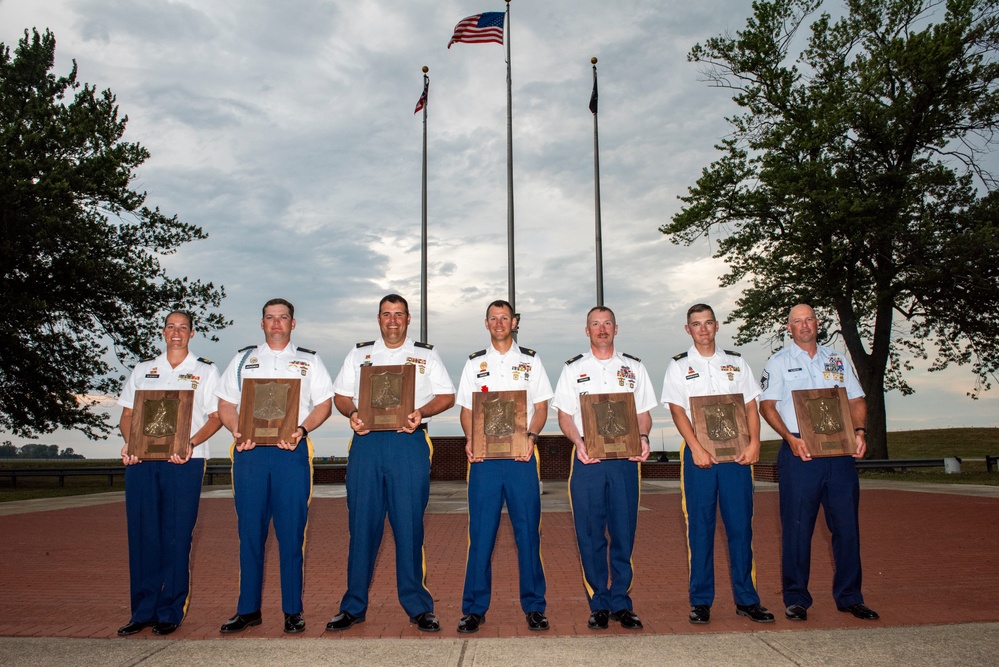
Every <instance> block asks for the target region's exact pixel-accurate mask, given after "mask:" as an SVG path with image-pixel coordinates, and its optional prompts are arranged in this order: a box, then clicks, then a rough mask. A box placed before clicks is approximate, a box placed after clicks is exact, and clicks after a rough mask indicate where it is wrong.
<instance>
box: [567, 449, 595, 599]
mask: <svg viewBox="0 0 999 667" xmlns="http://www.w3.org/2000/svg"><path fill="white" fill-rule="evenodd" d="M575 469H576V448H575V447H573V448H572V461H571V462H570V463H569V486H568V494H569V511H570V512H571V513H572V516H573V524H572V525H573V530H575V527H576V522H575V517H576V511H575V510H574V509H573V507H572V473H573V471H574V470H575ZM576 553H578V554H579V569H580V570H581V571H582V573H583V587H584V588H585V589H586V595H587V596H588V597H589V598H590V599H591V600H592V599H593V586H590V582H588V581H587V580H586V568H584V567H583V554H582V552H581V551H579V537H578V536H577V537H576Z"/></svg>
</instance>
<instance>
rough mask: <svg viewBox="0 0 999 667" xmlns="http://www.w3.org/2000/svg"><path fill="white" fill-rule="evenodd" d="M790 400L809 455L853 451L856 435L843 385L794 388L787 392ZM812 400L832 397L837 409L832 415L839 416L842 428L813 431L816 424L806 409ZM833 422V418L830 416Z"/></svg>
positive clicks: (852, 452) (854, 449) (835, 454)
mask: <svg viewBox="0 0 999 667" xmlns="http://www.w3.org/2000/svg"><path fill="white" fill-rule="evenodd" d="M791 398H792V399H793V400H794V413H795V415H796V416H797V417H798V432H799V433H800V434H801V439H802V440H804V441H805V444H806V445H807V446H808V451H809V452H810V453H811V454H812V458H818V457H824V456H853V455H854V454H856V453H857V438H856V435H855V433H854V430H853V415H851V414H850V401H849V399H848V398H847V396H846V388H845V387H829V388H826V389H797V390H795V391H792V392H791ZM816 399H825V400H835V401H836V402H837V403H838V408H839V409H838V410H837V411H835V413H834V414H832V417H833V418H837V417H838V418H839V424H840V425H841V426H842V429H841V430H839V431H835V432H824V431H825V429H820V431H822V432H816V425H815V424H814V420H813V419H812V414H811V411H810V410H809V402H811V401H814V400H816ZM834 421H835V419H834Z"/></svg>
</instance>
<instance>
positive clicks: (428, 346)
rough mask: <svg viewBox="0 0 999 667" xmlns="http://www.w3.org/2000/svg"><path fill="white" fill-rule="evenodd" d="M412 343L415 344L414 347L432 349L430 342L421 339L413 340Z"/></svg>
mask: <svg viewBox="0 0 999 667" xmlns="http://www.w3.org/2000/svg"><path fill="white" fill-rule="evenodd" d="M413 345H414V346H416V347H422V348H423V349H425V350H432V349H434V346H433V345H431V344H430V343H424V342H422V341H415V342H414V343H413Z"/></svg>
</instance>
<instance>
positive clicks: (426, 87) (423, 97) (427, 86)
mask: <svg viewBox="0 0 999 667" xmlns="http://www.w3.org/2000/svg"><path fill="white" fill-rule="evenodd" d="M429 91H430V80H429V79H428V80H427V81H425V82H424V84H423V94H422V95H420V101H419V102H417V103H416V111H414V112H413V113H420V112H421V111H423V107H425V106H427V93H428V92H429Z"/></svg>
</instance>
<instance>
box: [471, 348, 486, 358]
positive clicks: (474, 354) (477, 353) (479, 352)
mask: <svg viewBox="0 0 999 667" xmlns="http://www.w3.org/2000/svg"><path fill="white" fill-rule="evenodd" d="M485 353H486V351H485V350H479V351H478V352H472V353H471V354H470V355H468V358H469V359H474V358H475V357H481V356H482V355H483V354H485Z"/></svg>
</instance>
